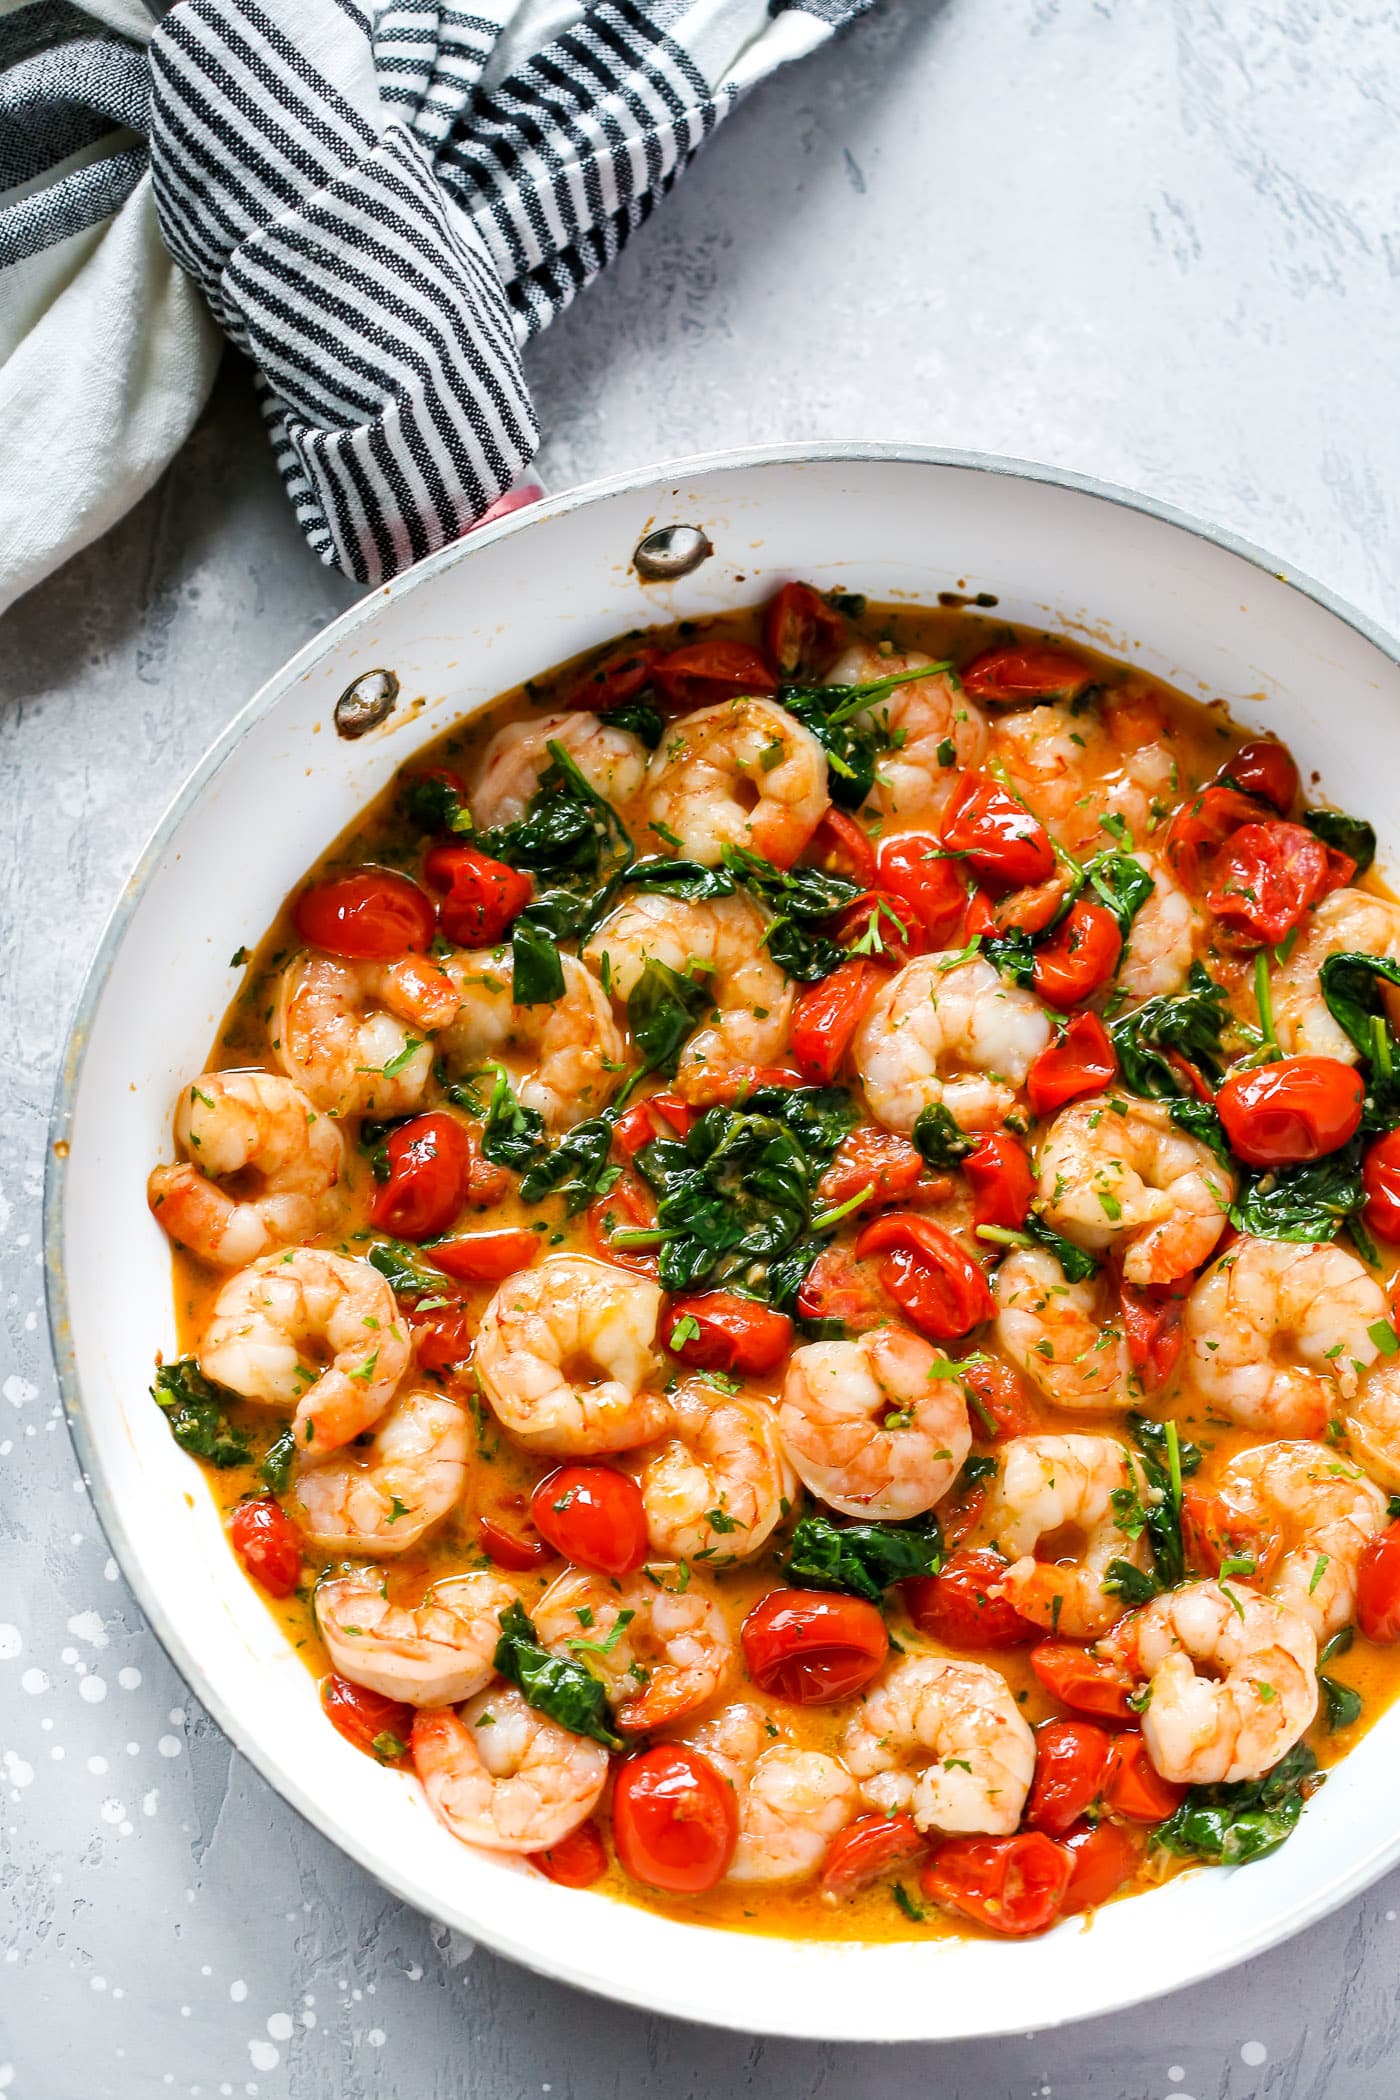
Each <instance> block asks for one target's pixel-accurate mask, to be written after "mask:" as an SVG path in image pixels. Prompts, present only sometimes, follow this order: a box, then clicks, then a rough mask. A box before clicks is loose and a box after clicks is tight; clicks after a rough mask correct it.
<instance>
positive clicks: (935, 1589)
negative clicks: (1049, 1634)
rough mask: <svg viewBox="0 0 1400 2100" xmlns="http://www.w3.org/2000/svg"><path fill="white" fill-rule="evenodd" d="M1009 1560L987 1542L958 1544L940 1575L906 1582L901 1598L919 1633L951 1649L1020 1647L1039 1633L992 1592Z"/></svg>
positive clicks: (1002, 1577) (1036, 1627)
mask: <svg viewBox="0 0 1400 2100" xmlns="http://www.w3.org/2000/svg"><path fill="white" fill-rule="evenodd" d="M1009 1565H1010V1563H1009V1562H1008V1561H1006V1560H1003V1558H1002V1556H1001V1555H1000V1554H999V1553H994V1552H993V1551H992V1549H991V1547H990V1546H959V1548H958V1550H957V1552H956V1553H950V1554H949V1556H948V1558H947V1560H946V1561H945V1562H944V1564H943V1569H942V1572H941V1573H940V1574H938V1575H916V1576H914V1577H913V1578H912V1579H911V1580H910V1581H908V1582H906V1583H905V1584H904V1586H903V1587H904V1602H905V1604H906V1605H907V1606H908V1610H909V1616H910V1618H911V1619H912V1620H913V1621H914V1624H915V1625H916V1626H917V1627H918V1629H919V1631H920V1633H927V1634H931V1635H932V1637H933V1639H934V1640H936V1641H942V1642H943V1643H944V1644H945V1645H946V1646H947V1647H949V1648H1019V1647H1020V1645H1021V1643H1022V1642H1023V1641H1034V1640H1038V1639H1039V1637H1040V1628H1039V1627H1038V1626H1032V1625H1031V1623H1030V1621H1029V1619H1023V1618H1022V1617H1021V1614H1020V1613H1019V1612H1018V1611H1017V1610H1016V1609H1015V1608H1014V1607H1013V1606H1012V1605H1010V1604H1008V1603H1007V1601H1006V1599H1005V1597H998V1596H994V1595H993V1594H992V1593H993V1591H995V1590H997V1589H999V1588H1000V1587H1001V1584H1002V1582H1003V1581H1004V1579H1005V1576H1006V1570H1007V1568H1008V1566H1009Z"/></svg>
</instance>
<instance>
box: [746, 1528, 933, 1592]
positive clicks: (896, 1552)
mask: <svg viewBox="0 0 1400 2100" xmlns="http://www.w3.org/2000/svg"><path fill="white" fill-rule="evenodd" d="M942 1565H943V1533H942V1530H941V1529H940V1527H939V1523H938V1519H937V1518H936V1517H934V1516H927V1517H921V1518H919V1519H918V1520H917V1522H915V1523H912V1524H834V1523H833V1522H832V1521H831V1519H830V1517H823V1516H811V1517H803V1518H802V1520H801V1522H800V1523H799V1524H797V1525H796V1527H795V1528H794V1530H793V1534H792V1542H791V1544H790V1546H789V1548H788V1553H787V1558H786V1560H785V1561H784V1563H783V1571H784V1573H785V1574H786V1575H788V1576H789V1577H790V1578H791V1580H792V1581H793V1582H798V1583H803V1584H805V1585H806V1586H807V1587H809V1588H811V1589H817V1590H844V1591H846V1592H847V1593H848V1594H849V1595H850V1596H853V1597H864V1598H865V1599H866V1600H867V1601H868V1602H869V1603H871V1604H881V1603H883V1602H884V1596H885V1591H886V1590H887V1589H888V1588H889V1587H890V1585H891V1584H892V1583H895V1582H904V1581H905V1580H907V1579H908V1578H909V1577H910V1576H914V1575H936V1574H937V1573H938V1571H939V1569H940V1568H941V1567H942Z"/></svg>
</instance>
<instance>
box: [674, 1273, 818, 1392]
mask: <svg viewBox="0 0 1400 2100" xmlns="http://www.w3.org/2000/svg"><path fill="white" fill-rule="evenodd" d="M657 1332H658V1334H659V1336H660V1339H661V1342H662V1344H663V1346H664V1347H665V1348H667V1349H669V1350H670V1352H671V1354H672V1355H673V1356H678V1357H679V1358H680V1360H681V1362H682V1363H683V1364H691V1365H693V1366H694V1367H695V1369H696V1370H698V1371H737V1372H738V1373H739V1374H740V1375H741V1376H742V1377H745V1378H749V1377H759V1376H761V1374H762V1373H763V1372H764V1371H771V1370H773V1369H774V1368H775V1366H776V1365H778V1364H780V1363H781V1362H782V1361H783V1358H784V1357H785V1356H786V1355H787V1353H788V1350H789V1349H790V1348H791V1347H792V1335H793V1326H792V1321H791V1320H790V1319H789V1318H788V1316H787V1314H786V1313H780V1312H774V1310H773V1308H772V1306H771V1305H759V1304H757V1303H756V1302H755V1301H754V1300H753V1299H752V1298H741V1297H740V1296H739V1294H738V1292H737V1291H694V1292H687V1293H686V1294H684V1295H683V1296H681V1297H678V1298H673V1299H672V1300H671V1302H670V1304H669V1305H668V1306H667V1308H666V1310H665V1312H664V1313H663V1314H662V1315H661V1322H660V1325H659V1327H658V1329H657Z"/></svg>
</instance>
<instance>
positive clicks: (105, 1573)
mask: <svg viewBox="0 0 1400 2100" xmlns="http://www.w3.org/2000/svg"><path fill="white" fill-rule="evenodd" d="M120 1574H121V1569H120V1568H119V1567H118V1566H117V1564H116V1562H115V1561H114V1560H113V1559H112V1556H111V1555H110V1554H108V1556H107V1558H106V1560H104V1561H103V1563H102V1577H103V1580H104V1581H105V1582H115V1581H116V1579H117V1577H118V1576H119V1575H120Z"/></svg>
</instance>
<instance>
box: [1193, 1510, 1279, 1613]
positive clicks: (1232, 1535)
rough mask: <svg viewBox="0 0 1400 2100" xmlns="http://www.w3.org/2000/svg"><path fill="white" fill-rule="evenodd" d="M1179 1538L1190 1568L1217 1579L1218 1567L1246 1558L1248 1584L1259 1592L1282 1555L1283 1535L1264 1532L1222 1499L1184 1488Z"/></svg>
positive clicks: (1275, 1532)
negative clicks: (1248, 1562)
mask: <svg viewBox="0 0 1400 2100" xmlns="http://www.w3.org/2000/svg"><path fill="white" fill-rule="evenodd" d="M1181 1537H1182V1543H1183V1544H1184V1546H1185V1548H1186V1558H1187V1559H1188V1560H1189V1561H1190V1563H1191V1565H1192V1567H1193V1568H1199V1569H1201V1570H1202V1571H1203V1572H1204V1573H1205V1574H1207V1575H1218V1574H1219V1573H1220V1568H1221V1563H1222V1562H1223V1561H1226V1560H1232V1559H1236V1558H1238V1557H1239V1556H1240V1555H1242V1554H1248V1555H1249V1557H1250V1559H1251V1560H1252V1561H1253V1562H1254V1573H1253V1575H1252V1576H1251V1577H1250V1580H1251V1581H1252V1582H1254V1583H1256V1584H1257V1585H1259V1586H1260V1587H1261V1588H1262V1587H1264V1586H1265V1585H1266V1584H1267V1583H1268V1580H1269V1576H1270V1574H1271V1572H1272V1570H1273V1566H1274V1562H1275V1561H1276V1560H1277V1559H1278V1556H1279V1554H1280V1553H1281V1552H1282V1551H1283V1533H1282V1531H1279V1530H1267V1529H1265V1528H1263V1527H1262V1525H1261V1524H1260V1523H1258V1522H1257V1521H1256V1520H1255V1519H1254V1517H1253V1516H1252V1515H1246V1514H1245V1513H1244V1512H1242V1511H1240V1510H1237V1509H1235V1508H1234V1507H1232V1505H1231V1504H1230V1503H1229V1502H1227V1501H1226V1499H1225V1497H1224V1496H1223V1495H1208V1494H1206V1493H1205V1492H1204V1491H1203V1490H1202V1489H1201V1488H1194V1487H1193V1488H1187V1490H1186V1492H1185V1494H1184V1495H1183V1496H1182V1498H1181Z"/></svg>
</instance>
